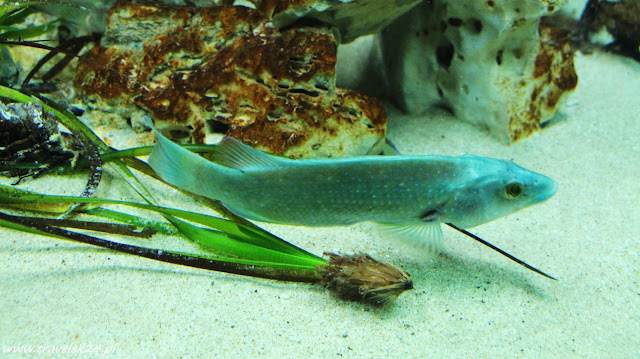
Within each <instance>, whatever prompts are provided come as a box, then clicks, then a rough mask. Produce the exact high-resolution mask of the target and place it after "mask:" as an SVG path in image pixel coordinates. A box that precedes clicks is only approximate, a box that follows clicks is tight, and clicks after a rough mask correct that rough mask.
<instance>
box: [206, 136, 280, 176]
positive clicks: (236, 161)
mask: <svg viewBox="0 0 640 359" xmlns="http://www.w3.org/2000/svg"><path fill="white" fill-rule="evenodd" d="M213 161H214V162H215V163H217V164H219V165H221V166H225V167H229V168H235V169H239V170H246V169H250V168H264V167H271V166H276V165H278V164H280V163H281V161H282V159H280V158H278V157H274V156H271V155H268V154H266V153H264V152H260V151H258V150H256V149H254V148H251V147H249V146H247V145H245V144H244V143H242V142H240V141H238V140H236V139H235V138H232V137H225V138H223V139H222V141H220V143H219V144H218V150H217V151H216V152H215V154H214V155H213Z"/></svg>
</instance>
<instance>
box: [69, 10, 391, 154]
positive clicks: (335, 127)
mask: <svg viewBox="0 0 640 359" xmlns="http://www.w3.org/2000/svg"><path fill="white" fill-rule="evenodd" d="M336 48H337V43H336V40H335V38H334V36H333V34H332V31H331V30H330V29H327V28H324V27H313V28H291V29H288V30H285V31H282V32H279V31H278V30H276V29H275V28H273V27H272V26H270V23H269V22H268V21H267V20H266V18H265V17H264V16H263V15H262V14H261V13H260V12H259V11H256V10H254V9H250V8H247V7H241V6H214V7H203V8H197V7H186V6H162V5H154V6H151V5H144V4H135V3H134V4H131V3H128V2H124V1H120V2H118V3H116V4H115V5H114V7H112V8H111V10H110V12H109V15H108V20H107V26H106V32H105V34H104V36H103V38H102V42H101V45H100V46H97V47H95V48H93V49H92V50H91V51H89V52H88V53H87V54H86V55H84V56H83V58H82V61H81V62H80V64H79V68H78V72H77V74H78V75H77V78H76V83H75V84H76V88H77V89H78V90H79V92H80V93H81V94H82V95H83V96H84V98H85V102H86V103H87V106H89V107H91V108H94V109H102V110H104V111H111V112H116V113H118V114H119V115H121V116H123V117H126V118H130V119H132V121H133V122H136V121H138V120H139V119H140V118H141V117H142V115H143V114H145V113H151V114H152V115H153V117H154V118H155V120H156V126H157V127H158V128H159V129H160V130H161V131H163V132H164V133H165V134H167V135H169V136H170V137H172V138H173V139H176V140H179V139H182V140H183V141H182V142H196V143H203V142H207V141H206V138H207V137H208V136H210V135H214V134H216V133H223V134H225V135H228V136H233V137H235V138H237V139H239V140H241V141H243V142H245V143H247V144H249V145H252V146H254V147H257V148H260V149H262V150H266V151H269V152H272V153H277V154H284V155H287V156H289V157H295V158H299V157H330V156H348V155H361V154H365V153H366V152H367V151H369V150H370V149H371V148H372V147H373V146H374V145H375V144H376V143H378V142H379V140H380V139H382V138H383V137H384V135H385V130H386V115H385V114H384V110H383V107H382V105H381V104H380V102H379V101H377V100H375V99H373V98H369V97H367V96H364V95H361V94H359V93H357V92H353V91H346V90H343V89H339V88H336V87H335V62H336ZM140 108H142V109H143V110H141V109H140Z"/></svg>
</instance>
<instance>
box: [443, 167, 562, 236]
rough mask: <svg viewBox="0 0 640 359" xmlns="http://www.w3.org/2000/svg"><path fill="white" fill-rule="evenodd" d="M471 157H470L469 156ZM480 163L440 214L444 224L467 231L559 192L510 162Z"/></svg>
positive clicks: (548, 180)
mask: <svg viewBox="0 0 640 359" xmlns="http://www.w3.org/2000/svg"><path fill="white" fill-rule="evenodd" d="M469 157H471V156H469ZM476 159H478V160H482V162H481V163H478V165H477V166H476V168H474V169H472V170H471V171H472V172H473V175H471V176H468V178H469V180H468V181H465V182H464V183H461V184H459V186H458V187H457V188H456V190H454V191H453V192H452V193H453V194H452V197H451V198H450V199H449V201H448V202H446V203H445V204H444V205H443V207H442V208H441V209H440V210H439V212H440V213H441V215H442V221H443V222H449V223H453V224H454V225H456V226H458V227H461V228H470V227H475V226H477V225H480V224H483V223H487V222H490V221H492V220H494V219H497V218H500V217H503V216H506V215H508V214H511V213H513V212H516V211H519V210H521V209H523V208H525V207H528V206H531V205H533V204H536V203H540V202H543V201H545V200H547V199H548V198H550V197H551V196H553V194H554V193H555V192H556V190H557V188H558V184H557V182H556V181H554V180H552V179H551V178H549V177H547V176H544V175H542V174H539V173H536V172H533V171H530V170H527V169H525V168H523V167H520V166H518V165H517V164H515V163H513V162H507V161H502V160H497V159H488V158H479V157H476Z"/></svg>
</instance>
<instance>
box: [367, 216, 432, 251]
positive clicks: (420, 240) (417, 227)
mask: <svg viewBox="0 0 640 359" xmlns="http://www.w3.org/2000/svg"><path fill="white" fill-rule="evenodd" d="M378 226H379V227H380V229H381V230H382V232H383V234H385V235H388V236H389V237H391V238H392V239H396V240H399V241H401V242H402V243H403V244H406V245H409V247H411V248H412V249H419V250H420V251H422V252H423V253H427V254H438V253H440V252H441V251H442V227H441V226H440V222H439V221H432V222H423V221H421V222H416V223H408V224H395V223H394V224H390V223H378Z"/></svg>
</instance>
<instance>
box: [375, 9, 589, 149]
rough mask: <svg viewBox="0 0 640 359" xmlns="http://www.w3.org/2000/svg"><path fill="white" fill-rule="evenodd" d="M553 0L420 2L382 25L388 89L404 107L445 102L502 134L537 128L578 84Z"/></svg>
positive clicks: (509, 137)
mask: <svg viewBox="0 0 640 359" xmlns="http://www.w3.org/2000/svg"><path fill="white" fill-rule="evenodd" d="M556 5H557V4H556V3H555V2H554V1H547V0H535V1H534V0H532V1H526V2H523V1H516V0H508V1H473V2H468V1H459V0H458V1H448V0H434V1H431V2H424V3H422V4H420V5H419V6H418V7H416V8H415V9H413V10H411V11H410V12H409V13H407V14H405V15H404V16H402V17H400V18H399V19H398V20H397V21H395V22H394V23H393V24H392V25H391V26H390V27H389V28H387V29H386V30H384V31H383V33H382V44H383V52H384V61H385V66H386V70H387V75H388V81H389V84H390V88H389V91H390V95H391V96H392V97H393V99H394V100H395V102H396V103H397V104H398V105H399V106H400V107H401V108H403V109H404V110H406V111H409V112H414V113H415V112H422V111H424V110H426V109H427V108H429V107H432V106H445V107H448V108H450V109H451V110H452V111H453V112H454V114H455V115H456V116H457V117H458V118H460V119H463V120H465V121H468V122H472V123H476V124H480V125H483V126H488V127H489V129H490V130H491V132H492V133H493V134H495V135H496V136H497V137H499V138H500V139H503V140H505V141H517V140H519V139H521V138H523V137H526V136H528V135H530V134H531V133H533V132H535V131H536V130H538V129H539V128H540V124H541V123H542V122H544V121H546V120H548V119H550V118H551V117H552V116H554V114H555V113H556V111H557V110H558V108H559V107H560V106H561V104H562V102H563V100H564V99H565V98H566V95H567V94H568V93H570V92H571V91H572V90H573V89H574V88H575V87H576V85H577V77H576V74H575V71H574V67H573V54H572V51H571V49H570V45H569V42H568V41H567V40H566V38H564V37H563V36H562V35H563V34H562V33H560V32H559V31H556V30H555V29H554V28H552V27H550V26H548V25H545V24H544V23H541V21H540V18H541V17H543V16H544V15H547V14H551V13H553V12H554V11H556V10H557V6H556Z"/></svg>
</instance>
